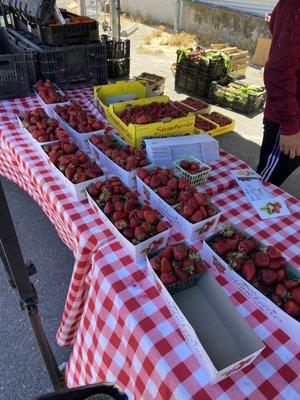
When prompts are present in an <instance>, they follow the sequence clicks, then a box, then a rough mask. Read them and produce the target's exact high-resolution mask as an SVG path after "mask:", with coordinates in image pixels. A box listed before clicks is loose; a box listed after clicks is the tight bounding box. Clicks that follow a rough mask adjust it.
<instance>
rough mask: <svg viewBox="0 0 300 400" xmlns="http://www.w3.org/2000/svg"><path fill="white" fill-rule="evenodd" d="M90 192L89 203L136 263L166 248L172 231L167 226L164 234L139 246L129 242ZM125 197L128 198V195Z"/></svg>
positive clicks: (154, 236)
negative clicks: (157, 250) (152, 252)
mask: <svg viewBox="0 0 300 400" xmlns="http://www.w3.org/2000/svg"><path fill="white" fill-rule="evenodd" d="M111 179H114V178H110V180H111ZM90 190H91V189H90V188H88V189H87V191H86V194H87V197H88V201H89V204H90V206H91V208H92V209H93V210H94V211H95V212H96V213H97V214H99V215H100V218H101V219H102V220H103V221H104V223H105V224H106V225H107V226H108V227H109V228H110V230H111V231H112V233H113V234H114V236H115V237H116V238H117V239H118V240H119V241H120V242H121V243H122V245H123V246H124V248H125V249H126V250H127V251H128V253H129V254H130V256H131V257H132V258H133V260H134V261H136V262H139V261H142V260H144V259H145V257H146V255H147V254H148V253H150V252H151V251H153V250H155V249H160V248H163V247H166V245H167V241H168V238H169V234H170V229H167V227H166V226H165V228H164V231H163V232H160V233H157V234H155V235H153V236H151V237H150V238H148V239H146V240H144V241H141V240H140V241H139V242H138V243H137V244H135V243H133V242H132V240H129V238H127V237H125V230H123V232H124V234H123V232H122V231H121V230H119V229H117V228H116V226H115V225H114V223H113V222H112V221H111V220H110V219H109V218H108V217H107V215H106V214H105V213H104V211H102V209H101V207H100V204H99V205H98V204H97V202H96V200H94V199H93V197H92V195H91V193H90ZM123 196H126V194H125V195H123ZM106 204H110V206H112V203H111V202H108V203H106ZM138 204H139V205H140V206H142V205H143V204H142V202H141V201H140V200H138ZM104 210H105V206H104ZM124 218H125V217H124ZM126 218H127V217H126ZM130 221H131V220H130ZM117 222H119V221H117ZM121 222H122V221H121Z"/></svg>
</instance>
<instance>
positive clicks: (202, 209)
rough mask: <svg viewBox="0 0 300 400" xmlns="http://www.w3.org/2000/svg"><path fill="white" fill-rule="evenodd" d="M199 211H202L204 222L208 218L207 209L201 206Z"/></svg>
mask: <svg viewBox="0 0 300 400" xmlns="http://www.w3.org/2000/svg"><path fill="white" fill-rule="evenodd" d="M199 211H201V213H202V219H203V220H204V219H206V218H207V212H206V209H205V207H204V206H200V207H199Z"/></svg>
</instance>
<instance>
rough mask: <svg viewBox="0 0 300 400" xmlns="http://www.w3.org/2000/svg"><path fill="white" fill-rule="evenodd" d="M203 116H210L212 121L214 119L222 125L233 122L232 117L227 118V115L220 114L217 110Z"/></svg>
mask: <svg viewBox="0 0 300 400" xmlns="http://www.w3.org/2000/svg"><path fill="white" fill-rule="evenodd" d="M203 117H206V118H208V119H209V120H210V121H213V122H215V123H216V124H218V125H220V126H227V125H230V124H231V123H232V119H230V118H227V117H225V115H223V114H219V113H217V112H215V111H214V112H212V113H210V114H204V115H203Z"/></svg>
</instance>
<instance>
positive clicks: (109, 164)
mask: <svg viewBox="0 0 300 400" xmlns="http://www.w3.org/2000/svg"><path fill="white" fill-rule="evenodd" d="M110 136H112V137H113V138H114V139H115V140H116V141H117V142H118V143H120V144H122V145H124V146H125V145H126V144H127V143H126V142H124V141H123V140H122V139H121V138H119V136H118V135H115V134H114V133H111V134H110ZM89 146H90V151H89V152H90V154H91V156H92V157H93V158H94V159H95V160H96V161H97V162H98V163H99V165H100V166H101V167H102V166H103V167H104V168H106V169H107V170H108V171H109V172H110V173H111V174H113V175H114V176H117V177H118V178H120V179H121V181H122V182H123V183H124V185H126V186H127V187H128V188H129V189H133V188H135V187H136V170H133V171H125V169H123V168H122V167H120V166H119V165H118V164H116V163H115V162H114V161H113V160H111V159H110V158H109V157H107V156H106V155H105V154H104V153H103V152H102V151H101V150H99V149H98V147H97V146H95V145H94V144H93V143H92V142H91V141H89ZM149 165H151V162H150V161H149Z"/></svg>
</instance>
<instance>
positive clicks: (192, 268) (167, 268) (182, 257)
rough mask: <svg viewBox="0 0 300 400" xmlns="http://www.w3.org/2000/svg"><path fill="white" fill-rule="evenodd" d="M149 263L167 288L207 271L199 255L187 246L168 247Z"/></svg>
mask: <svg viewBox="0 0 300 400" xmlns="http://www.w3.org/2000/svg"><path fill="white" fill-rule="evenodd" d="M149 261H150V264H151V266H152V268H153V269H154V271H155V272H156V273H157V275H158V276H159V277H160V280H161V281H162V283H163V284H164V285H166V286H169V285H173V284H174V283H176V282H178V281H185V280H187V279H189V278H191V277H192V276H194V275H196V274H199V273H202V272H204V271H205V270H206V267H205V265H204V264H203V262H202V260H201V258H200V256H199V253H198V252H197V251H195V250H194V249H192V248H189V247H188V246H186V245H185V244H176V245H173V246H167V247H165V248H164V249H163V250H161V251H159V252H158V254H157V255H156V256H154V257H152V258H151V259H150V260H149Z"/></svg>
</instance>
